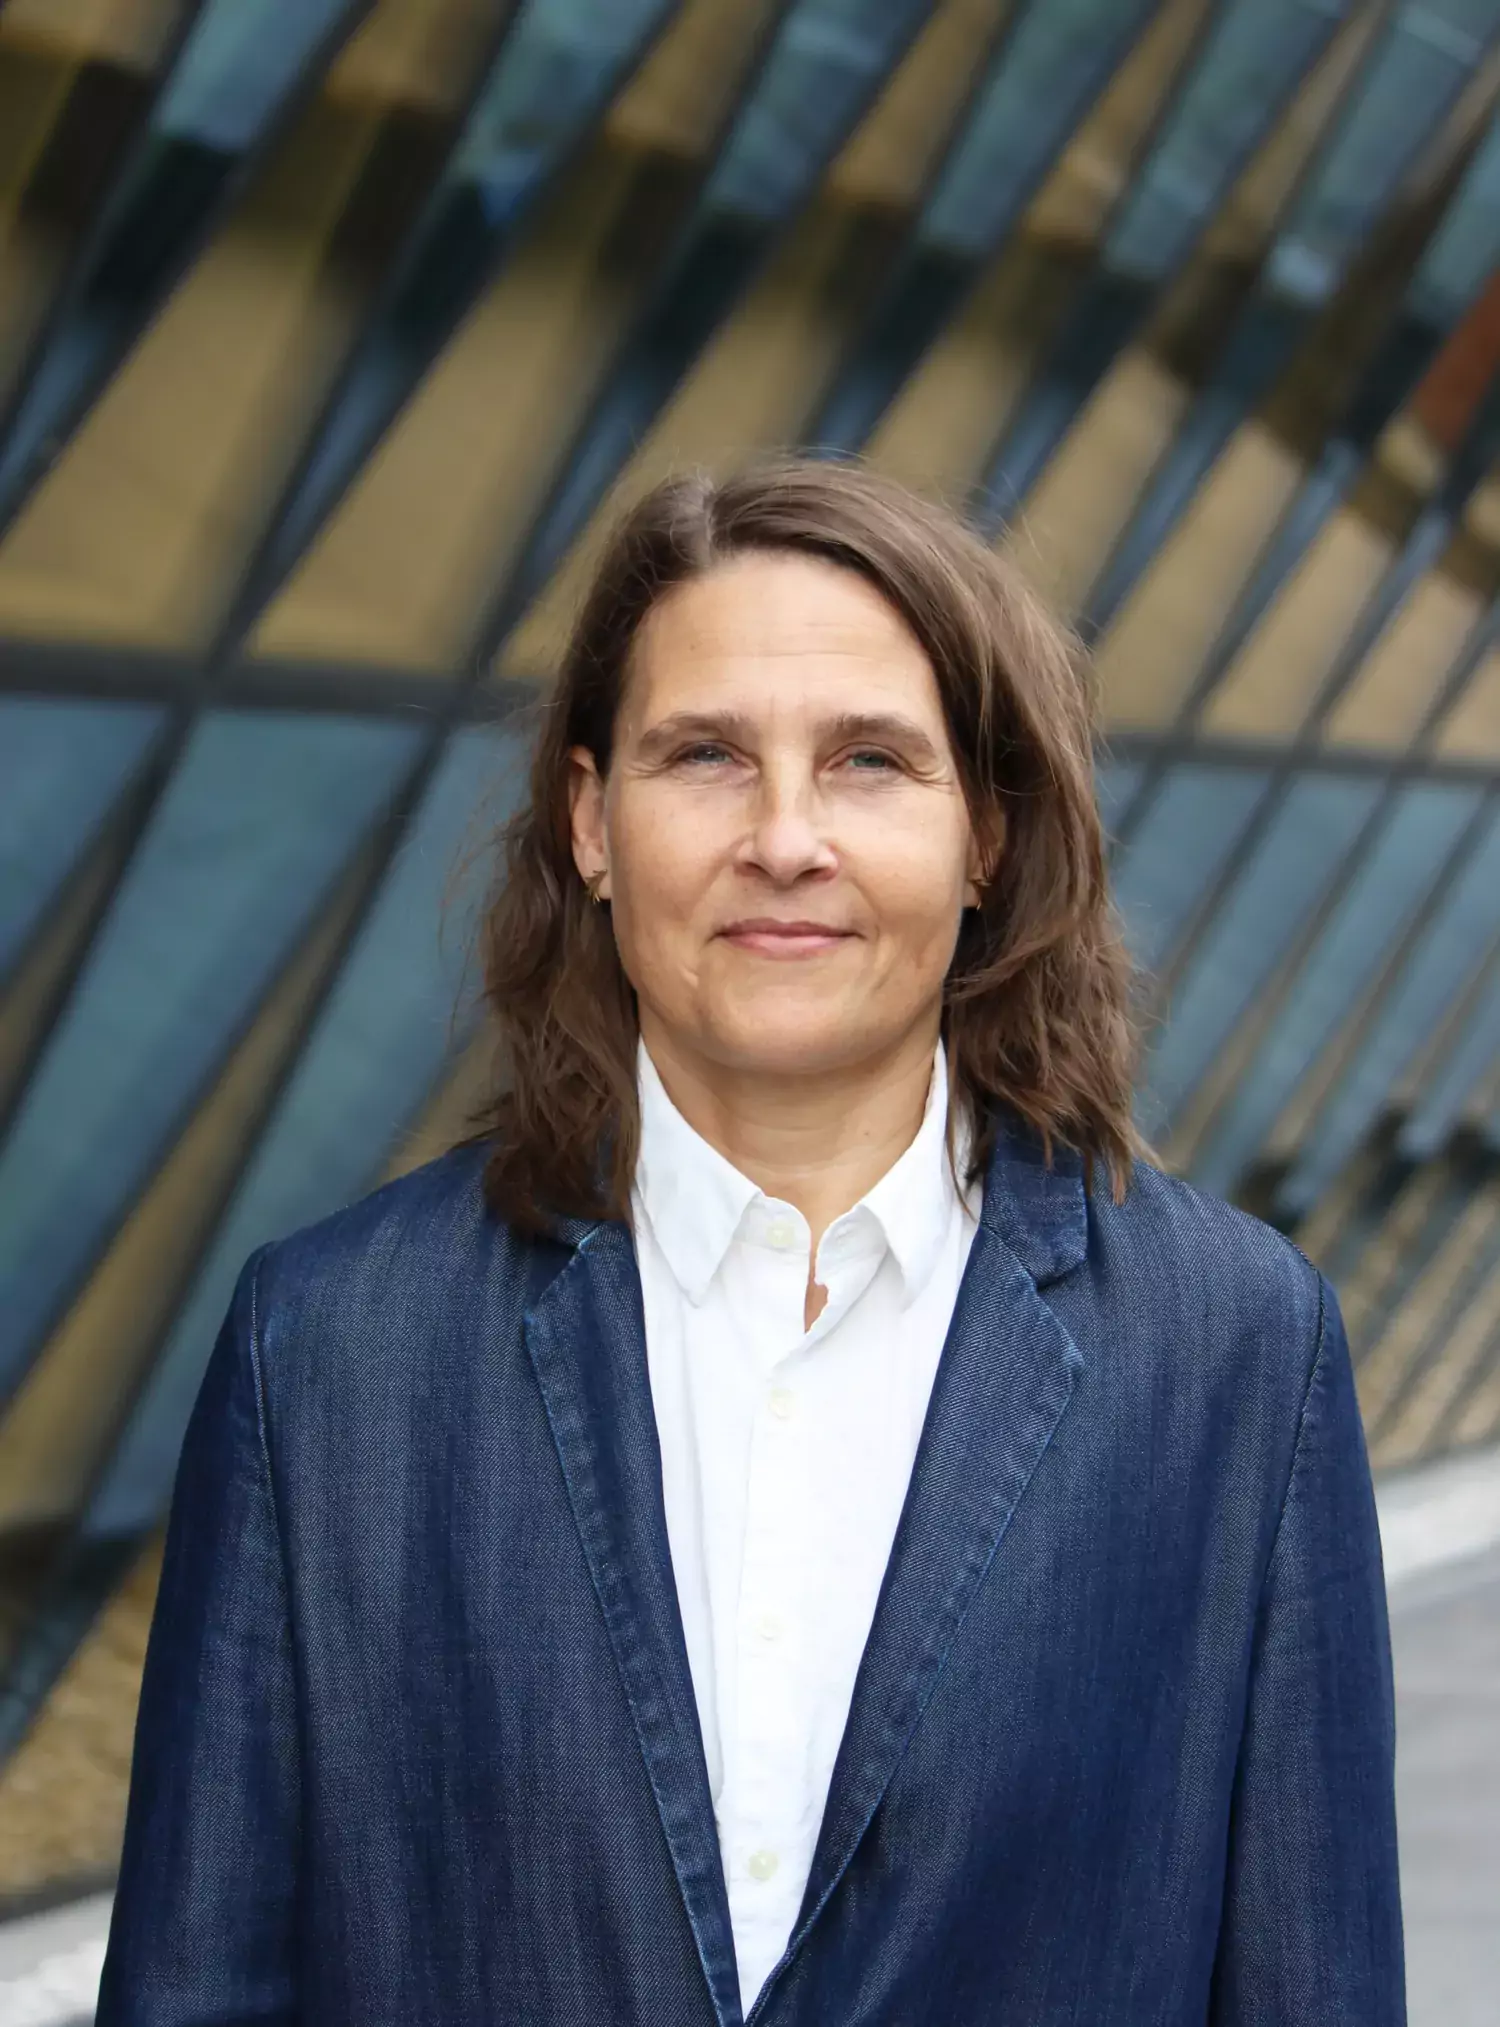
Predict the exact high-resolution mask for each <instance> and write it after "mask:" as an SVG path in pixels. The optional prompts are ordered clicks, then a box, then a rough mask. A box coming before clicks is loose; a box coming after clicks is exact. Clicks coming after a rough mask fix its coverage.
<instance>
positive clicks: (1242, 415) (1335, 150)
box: [1079, 0, 1500, 639]
mask: <svg viewBox="0 0 1500 2027" xmlns="http://www.w3.org/2000/svg"><path fill="white" fill-rule="evenodd" d="M1497 28H1500V0H1434V4H1433V5H1430V6H1427V5H1424V6H1420V7H1418V6H1407V7H1402V8H1400V9H1398V11H1397V13H1396V14H1395V16H1394V17H1393V19H1392V20H1391V22H1390V25H1389V26H1388V27H1387V28H1386V30H1385V31H1384V33H1383V34H1382V35H1381V37H1380V38H1379V40H1378V41H1377V42H1376V44H1375V46H1374V48H1373V49H1372V50H1371V52H1370V54H1369V57H1368V58H1367V59H1366V62H1365V64H1364V65H1363V67H1362V69H1361V72H1360V75H1359V77H1358V79H1357V81H1356V83H1355V86H1354V88H1353V90H1352V92H1351V93H1350V96H1349V99H1348V101H1347V104H1346V109H1345V111H1344V114H1343V116H1342V118H1341V119H1340V120H1339V122H1338V124H1337V125H1336V127H1335V128H1334V130H1333V132H1332V134H1331V135H1330V136H1329V139H1328V140H1327V142H1326V143H1325V144H1324V146H1323V148H1322V150H1321V151H1320V153H1319V155H1318V158H1317V159H1316V161H1315V162H1314V164H1313V166H1312V169H1311V170H1310V172H1309V174H1308V176H1307V180H1306V182H1305V184H1304V186H1303V189H1302V192H1301V195H1300V196H1299V197H1298V198H1297V200H1296V202H1295V203H1294V204H1293V206H1292V210H1291V214H1290V216H1289V217H1288V219H1287V222H1286V224H1285V226H1284V227H1283V228H1282V230H1281V231H1280V233H1278V235H1277V238H1276V241H1275V244H1274V245H1273V246H1272V248H1271V251H1270V254H1269V256H1268V257H1267V260H1266V264H1265V267H1264V268H1263V270H1262V271H1261V274H1260V275H1259V277H1258V278H1257V281H1256V286H1255V290H1254V292H1253V294H1252V295H1251V298H1250V300H1249V302H1248V304H1247V305H1246V307H1245V309H1244V310H1243V311H1242V312H1241V314H1240V316H1239V317H1238V319H1237V320H1236V322H1235V325H1234V328H1233V331H1232V332H1231V334H1230V338H1229V342H1228V344H1227V346H1226V347H1225V350H1224V352H1223V354H1222V356H1221V358H1220V360H1219V362H1218V365H1217V367H1216V368H1215V370H1214V372H1213V374H1212V376H1211V377H1210V379H1209V381H1208V384H1207V385H1206V386H1205V387H1204V388H1203V389H1202V390H1201V392H1200V393H1199V394H1198V396H1197V397H1196V399H1195V400H1194V402H1193V404H1192V406H1191V408H1190V409H1189V410H1188V413H1187V415H1186V417H1185V418H1184V420H1183V421H1182V423H1181V424H1180V425H1179V427H1178V430H1177V433H1176V435H1175V437H1174V438H1173V441H1172V444H1171V447H1170V449H1169V450H1168V451H1167V453H1166V456H1165V457H1164V459H1163V460H1162V461H1161V463H1160V464H1159V465H1158V467H1157V469H1156V472H1155V473H1154V475H1153V477H1152V479H1151V481H1150V483H1149V484H1148V486H1147V487H1146V490H1145V493H1144V494H1143V496H1142V498H1141V499H1140V500H1139V501H1138V502H1137V504H1136V506H1135V508H1134V509H1133V510H1132V512H1131V515H1130V518H1129V520H1128V521H1127V523H1126V525H1125V528H1124V530H1123V531H1122V533H1121V534H1120V536H1119V538H1118V540H1117V541H1116V544H1115V547H1114V549H1113V551H1112V552H1111V555H1110V557H1109V560H1108V561H1107V562H1106V564H1105V566H1104V569H1103V570H1102V572H1101V573H1100V576H1099V579H1098V581H1097V583H1096V584H1095V586H1094V588H1093V590H1092V591H1091V593H1090V594H1089V598H1088V601H1087V607H1086V610H1085V612H1084V615H1083V617H1082V619H1081V621H1080V623H1079V625H1080V631H1081V632H1082V633H1083V634H1084V635H1085V637H1086V638H1089V639H1092V638H1093V637H1095V636H1096V635H1098V634H1099V633H1101V632H1102V631H1103V630H1104V628H1105V627H1107V626H1108V625H1109V623H1110V621H1111V620H1112V619H1113V618H1114V617H1115V615H1116V613H1117V612H1118V611H1119V610H1120V608H1121V606H1122V605H1123V604H1124V603H1125V600H1126V599H1127V598H1128V597H1129V595H1130V593H1131V592H1132V590H1133V589H1134V588H1135V586H1136V584H1137V583H1138V582H1139V581H1140V579H1141V577H1142V576H1143V574H1144V573H1145V571H1146V569H1147V568H1148V567H1149V565H1150V563H1151V561H1152V559H1153V558H1154V557H1155V555H1156V554H1157V552H1158V551H1159V550H1160V548H1161V546H1162V544H1163V543H1164V542H1165V541H1166V539H1167V537H1168V536H1169V535H1170V534H1171V533H1172V531H1173V529H1174V528H1175V527H1176V526H1177V524H1178V522H1179V521H1180V520H1181V518H1182V516H1183V514H1184V513H1185V512H1186V510H1187V508H1188V506H1189V505H1190V504H1191V502H1192V500H1193V498H1194V496H1195V495H1196V493H1197V491H1198V488H1199V486H1200V485H1201V484H1202V483H1203V480H1204V479H1205V478H1206V476H1207V475H1208V473H1209V471H1210V470H1211V469H1212V468H1213V466H1214V464H1215V463H1216V462H1217V460H1218V457H1219V454H1220V452H1221V451H1222V450H1223V449H1224V447H1225V445H1226V444H1227V443H1228V442H1229V439H1230V438H1231V437H1232V436H1233V435H1234V433H1235V431H1236V430H1237V429H1238V428H1239V427H1240V425H1241V424H1242V423H1243V422H1244V421H1245V420H1246V418H1247V417H1248V416H1249V415H1250V413H1251V411H1252V410H1253V409H1254V408H1255V407H1256V405H1257V404H1258V403H1259V402H1260V400H1261V399H1262V397H1263V396H1264V395H1265V394H1266V393H1267V392H1268V391H1269V389H1270V387H1271V385H1272V383H1273V382H1274V381H1275V379H1276V378H1277V376H1278V375H1279V374H1280V372H1281V370H1282V368H1283V367H1284V366H1285V365H1286V364H1287V363H1288V362H1289V360H1290V359H1291V357H1292V355H1293V353H1294V352H1295V351H1296V349H1297V347H1298V345H1299V344H1300V343H1301V342H1302V340H1303V338H1304V337H1305V336H1306V334H1307V332H1308V330H1309V328H1310V327H1311V324H1312V321H1313V319H1314V318H1315V317H1316V316H1317V315H1318V313H1319V312H1320V311H1321V310H1323V309H1324V308H1325V307H1326V305H1327V304H1328V302H1329V301H1330V300H1331V298H1332V296H1333V292H1334V290H1335V289H1336V288H1337V286H1338V284H1339V283H1340V282H1341V281H1342V280H1343V277H1344V275H1345V273H1346V272H1347V270H1348V267H1349V264H1350V262H1351V261H1352V260H1353V259H1354V257H1355V255H1356V254H1357V253H1358V252H1359V251H1360V248H1361V247H1362V246H1363V244H1364V242H1365V240H1366V239H1367V237H1368V236H1369V234H1370V232H1371V230H1372V229H1373V228H1374V226H1375V225H1376V223H1377V222H1378V220H1379V219H1380V217H1381V215H1382V213H1383V212H1384V211H1385V209H1386V207H1387V205H1388V204H1389V203H1390V202H1391V200H1392V199H1393V198H1394V196H1395V195H1396V193H1397V191H1398V190H1399V189H1400V187H1401V184H1402V182H1403V180H1404V179H1405V177H1406V175H1407V173H1408V171H1409V170H1410V169H1411V167H1412V165H1413V163H1414V162H1415V161H1416V159H1417V157H1418V155H1419V154H1420V153H1421V151H1422V149H1423V148H1424V147H1425V146H1426V145H1427V144H1428V142H1429V141H1430V140H1431V139H1432V137H1433V136H1434V135H1435V134H1436V133H1437V131H1438V129H1439V128H1440V127H1441V125H1442V123H1443V121H1444V120H1445V119H1446V118H1447V116H1448V114H1449V113H1450V112H1451V111H1452V110H1453V107H1454V105H1455V103H1456V101H1457V99H1458V96H1459V93H1460V92H1461V91H1462V90H1463V88H1464V86H1465V85H1466V84H1467V83H1468V81H1469V79H1470V78H1471V77H1472V75H1473V73H1474V70H1475V67H1476V66H1477V64H1478V63H1479V61H1480V59H1481V58H1482V57H1483V55H1484V53H1485V50H1486V48H1487V46H1488V45H1489V43H1490V42H1491V41H1492V40H1493V38H1494V35H1495V32H1496V29H1497Z"/></svg>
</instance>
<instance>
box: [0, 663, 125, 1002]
mask: <svg viewBox="0 0 1500 2027" xmlns="http://www.w3.org/2000/svg"><path fill="white" fill-rule="evenodd" d="M162 718H163V713H162V711H161V709H160V707H159V706H157V705H154V704H84V703H52V702H49V701H48V700H47V699H45V698H41V697H5V698H0V979H3V978H4V977H5V974H6V972H7V971H8V970H9V969H10V967H11V965H12V964H13V963H14V962H15V959H16V957H17V955H18V953H19V952H20V950H21V947H22V945H23V944H24V943H25V942H26V940H27V938H28V937H29V936H30V935H31V933H32V931H33V930H34V929H35V928H36V925H37V922H38V921H39V919H40V917H41V915H42V912H43V911H44V910H45V908H46V906H47V903H48V902H49V901H50V900H51V898H52V896H53V895H54V894H56V892H57V890H58V888H59V887H60V886H61V885H62V883H63V881H64V880H65V879H66V878H67V877H68V874H69V873H70V872H71V871H72V870H73V868H74V867H75V866H76V865H77V864H78V861H79V859H80V858H81V857H82V855H83V853H84V851H85V849H86V848H87V846H88V844H89V841H90V840H91V839H92V838H93V837H94V836H96V834H97V833H98V830H99V826H100V825H101V824H102V823H103V822H104V820H105V819H106V817H107V816H108V815H109V812H110V810H111V809H113V807H114V805H115V803H116V801H117V799H118V797H119V795H120V792H121V790H122V789H123V788H124V787H125V784H126V783H127V782H128V781H129V780H130V778H131V776H132V774H134V772H135V770H136V769H137V768H138V767H139V765H140V763H141V761H142V760H143V759H144V757H145V755H146V751H147V749H148V747H149V746H150V744H151V739H152V735H153V734H154V733H155V732H156V731H157V729H158V727H159V726H160V725H161V722H162Z"/></svg>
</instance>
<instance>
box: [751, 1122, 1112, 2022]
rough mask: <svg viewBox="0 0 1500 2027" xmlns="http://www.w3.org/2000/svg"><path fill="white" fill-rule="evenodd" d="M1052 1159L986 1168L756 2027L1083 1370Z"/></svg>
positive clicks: (1013, 1149)
mask: <svg viewBox="0 0 1500 2027" xmlns="http://www.w3.org/2000/svg"><path fill="white" fill-rule="evenodd" d="M1054 1155H1055V1162H1056V1166H1055V1167H1054V1168H1053V1169H1052V1170H1050V1171H1049V1170H1048V1169H1046V1168H1045V1167H1044V1166H1043V1165H1042V1161H1041V1154H1040V1150H1039V1148H1037V1147H1035V1146H1034V1145H1032V1144H1031V1142H1030V1141H1029V1140H1028V1139H1025V1138H1020V1137H1018V1136H1015V1135H1013V1136H1012V1137H1010V1138H1009V1139H1006V1138H1002V1139H1001V1140H1000V1143H999V1144H998V1145H997V1148H996V1150H995V1153H994V1155H993V1156H992V1158H991V1162H990V1166H989V1172H988V1175H987V1176H986V1180H985V1194H984V1208H983V1212H982V1215H981V1219H980V1226H979V1230H978V1231H977V1232H976V1233H975V1236H974V1243H973V1246H972V1249H971V1251H970V1254H969V1260H968V1264H967V1267H966V1269H965V1272H964V1276H963V1281H962V1284H961V1286H960V1289H959V1294H958V1300H957V1303H956V1304H955V1307H954V1312H953V1318H952V1322H951V1324H950V1326H949V1331H948V1337H947V1341H946V1343H945V1344H944V1347H943V1353H942V1357H941V1359H940V1360H939V1363H938V1370H937V1374H936V1378H935V1380H934V1383H933V1391H932V1398H931V1401H930V1403H929V1406H928V1411H927V1418H926V1421H925V1423H924V1425H923V1430H922V1437H921V1441H920V1443H919V1445H918V1448H917V1455H916V1459H915V1462H914V1464H913V1468H912V1476H911V1482H910V1484H909V1486H908V1489H907V1496H906V1503H905V1505H904V1507H903V1509H902V1513H901V1520H900V1523H899V1525H898V1527H897V1530H896V1536H895V1540H894V1543H893V1544H892V1548H891V1556H890V1561H889V1563H888V1565H887V1567H886V1574H885V1580H884V1583H883V1585H882V1587H881V1592H880V1596H879V1599H878V1601H877V1604H876V1607H875V1616H874V1620H873V1622H872V1624H871V1628H870V1635H869V1639H868V1640H867V1642H866V1645H865V1651H864V1654H863V1656H862V1657H861V1660H860V1666H859V1673H858V1675H857V1676H856V1678H855V1684H854V1694H853V1699H852V1701H851V1704H850V1709H849V1717H848V1721H847V1723H846V1725H845V1728H844V1735H843V1739H842V1742H841V1744H840V1747H839V1753H838V1758H837V1760H836V1761H835V1764H834V1769H833V1777H832V1781H831V1784H830V1787H829V1792H828V1799H827V1803H826V1805H825V1808H824V1812H823V1823H822V1828H821V1830H820V1833H819V1836H818V1842H817V1846H816V1848H815V1850H814V1853H813V1860H812V1870H811V1872H810V1874H809V1877H808V1881H807V1888H806V1891H805V1893H804V1895H803V1899H802V1906H801V1910H800V1912H799V1914H798V1918H797V1923H796V1926H795V1928H794V1930H793V1933H792V1939H791V1941H790V1943H789V1945H788V1948H787V1952H786V1955H785V1956H784V1957H783V1958H782V1959H781V1962H780V1963H779V1964H778V1965H777V1967H776V1969H775V1970H774V1971H773V1972H772V1974H771V1977H770V1978H769V1979H768V1980H767V1982H766V1985H765V1986H764V1988H763V1989H762V1992H761V1994H760V1996H759V1998H758V1999H757V2001H756V2004H755V2005H754V2006H753V2007H752V2008H751V2011H750V2015H749V2018H750V2021H751V2022H752V2023H753V2022H755V2021H756V2020H757V2019H758V2018H759V2016H760V2015H761V2013H762V2011H763V2009H764V2007H765V2006H766V2004H767V2003H768V2001H769V1999H770V1995H771V1991H772V1989H773V1987H774V1985H775V1984H776V1983H777V1982H778V1980H779V1978H780V1976H781V1973H782V1972H783V1971H784V1969H785V1967H786V1966H787V1965H788V1964H789V1963H790V1961H791V1959H792V1957H793V1956H794V1954H795V1953H796V1951H797V1949H798V1948H799V1946H800V1945H801V1943H802V1940H803V1938H804V1937H805V1936H806V1935H807V1933H808V1931H809V1929H810V1928H811V1927H812V1925H813V1923H814V1922H815V1921H816V1920H817V1918H818V1916H819V1914H820V1913H821V1912H822V1910H823V1908H824V1907H825V1906H826V1905H827V1902H828V1900H829V1897H830V1896H831V1895H832V1893H833V1891H834V1889H835V1888H836V1887H837V1885H838V1883H839V1880H840V1879H841V1878H842V1876H843V1874H844V1871H845V1868H846V1867H847V1866H848V1864H849V1861H850V1859H851V1858H852V1857H853V1855H854V1851H855V1848H856V1846H857V1845H858V1843H859V1840H860V1838H861V1837H862V1836H863V1834H864V1831H865V1828H866V1826H867V1825H868V1823H869V1821H870V1818H871V1817H872V1816H873V1815H874V1813H875V1810H876V1807H877V1806H878V1804H879V1802H880V1799H881V1797H882V1795H883V1794H884V1793H885V1790H886V1787H887V1785H888V1783H889V1781H890V1778H891V1775H892V1774H893V1773H894V1771H895V1768H896V1765H897V1762H898V1761H899V1760H900V1758H901V1755H902V1754H903V1752H904V1751H905V1750H906V1746H907V1744H908V1742H909V1740H910V1738H911V1736H912V1733H913V1732H914V1731H915V1729H916V1727H917V1724H918V1722H919V1721H920V1719H921V1716H922V1713H923V1711H924V1710H925V1709H926V1707H927V1703H928V1700H929V1698H930V1697H931V1695H932V1692H933V1690H934V1688H935V1687H936V1685H937V1681H938V1677H939V1676H940V1674H941V1673H942V1669H943V1665H944V1662H945V1661H946V1659H947V1656H948V1651H949V1648H950V1646H951V1645H952V1642H953V1638H954V1635H955V1634H956V1633H957V1631H958V1628H959V1626H960V1625H961V1623H962V1621H963V1618H964V1614H965V1613H966V1612H967V1610H968V1608H969V1604H970V1601H971V1600H972V1598H973V1596H974V1593H975V1591H976V1590H977V1589H978V1587H979V1585H980V1584H981V1583H982V1582H983V1581H984V1579H985V1576H986V1574H987V1572H988V1570H989V1567H990V1564H991V1562H992V1560H993V1559H994V1556H995V1553H996V1550H997V1549H998V1547H999V1544H1000V1540H1001V1537H1002V1535H1003V1534H1004V1532H1005V1529H1006V1527H1007V1525H1008V1523H1009V1521H1010V1517H1011V1515H1012V1514H1013V1513H1014V1511H1015V1509H1016V1506H1017V1504H1018V1503H1019V1501H1020V1499H1021V1497H1022V1495H1023V1494H1024V1492H1025V1490H1026V1487H1027V1484H1028V1482H1029V1481H1030V1479H1031V1475H1032V1473H1033V1472H1034V1471H1035V1469H1036V1467H1037V1464H1038V1463H1039V1461H1040V1460H1041V1457H1042V1453H1043V1452H1044V1451H1045V1449H1046V1448H1047V1445H1048V1443H1049V1442H1050V1441H1051V1439H1052V1435H1053V1432H1054V1430H1055V1429H1056V1428H1057V1426H1058V1423H1059V1422H1060V1421H1061V1420H1062V1417H1063V1414H1064V1412H1065V1410H1066V1409H1067V1406H1068V1403H1069V1400H1070V1398H1071V1396H1072V1392H1073V1388H1074V1386H1075V1384H1076V1382H1077V1379H1078V1375H1079V1373H1080V1372H1081V1371H1082V1368H1083V1359H1082V1356H1081V1354H1080V1353H1079V1350H1078V1347H1077V1346H1076V1345H1075V1344H1074V1342H1073V1340H1072V1338H1071V1337H1070V1336H1069V1335H1068V1332H1067V1331H1066V1330H1065V1329H1064V1327H1063V1325H1062V1324H1061V1323H1060V1322H1059V1321H1058V1318H1057V1317H1056V1315H1055V1314H1054V1312H1053V1311H1052V1309H1051V1308H1049V1306H1048V1305H1047V1303H1046V1302H1044V1301H1043V1299H1042V1297H1041V1295H1040V1294H1039V1293H1038V1292H1037V1291H1038V1286H1039V1284H1041V1285H1045V1284H1046V1282H1048V1281H1050V1280H1053V1279H1056V1278H1057V1276H1059V1275H1060V1274H1063V1273H1066V1272H1067V1271H1068V1270H1069V1269H1070V1268H1071V1267H1073V1266H1076V1265H1077V1264H1078V1262H1079V1261H1080V1260H1081V1259H1082V1258H1083V1256H1084V1253H1085V1251H1086V1249H1087V1243H1088V1222H1087V1218H1088V1214H1087V1203H1086V1198H1085V1194H1084V1188H1083V1181H1082V1174H1081V1165H1080V1163H1079V1161H1078V1159H1077V1157H1076V1156H1074V1155H1073V1154H1072V1152H1071V1150H1067V1149H1063V1148H1055V1149H1054Z"/></svg>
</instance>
